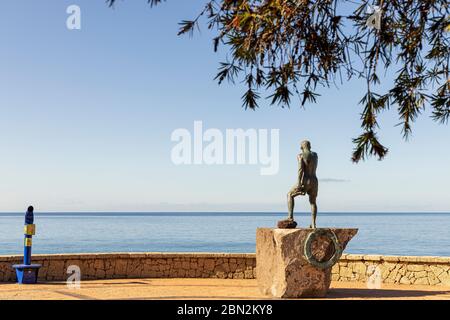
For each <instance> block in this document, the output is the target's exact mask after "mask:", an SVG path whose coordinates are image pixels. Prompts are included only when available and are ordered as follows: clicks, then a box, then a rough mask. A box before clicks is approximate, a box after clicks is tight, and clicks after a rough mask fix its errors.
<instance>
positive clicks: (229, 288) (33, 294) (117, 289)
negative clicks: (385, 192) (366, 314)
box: [0, 279, 450, 300]
mask: <svg viewBox="0 0 450 320" xmlns="http://www.w3.org/2000/svg"><path fill="white" fill-rule="evenodd" d="M5 299H57V300H73V299H75V300H79V299H138V300H143V299H267V298H266V297H264V296H262V295H261V294H260V292H259V290H258V288H257V284H256V280H222V279H120V280H119V279H117V280H96V281H83V282H82V283H81V288H80V289H69V288H67V286H66V284H65V283H64V282H54V283H45V284H37V285H21V286H19V285H17V284H0V300H5ZM327 299H427V300H430V299H439V300H443V299H445V300H450V287H443V286H417V285H383V286H382V288H381V289H380V290H371V289H367V288H366V287H365V284H364V283H357V282H333V283H332V285H331V290H330V293H329V296H328V298H327Z"/></svg>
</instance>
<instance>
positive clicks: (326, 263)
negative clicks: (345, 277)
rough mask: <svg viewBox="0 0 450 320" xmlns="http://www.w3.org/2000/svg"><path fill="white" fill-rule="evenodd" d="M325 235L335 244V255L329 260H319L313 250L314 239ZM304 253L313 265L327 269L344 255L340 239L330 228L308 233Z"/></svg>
mask: <svg viewBox="0 0 450 320" xmlns="http://www.w3.org/2000/svg"><path fill="white" fill-rule="evenodd" d="M320 236H324V237H327V238H328V239H330V240H331V241H332V242H333V245H334V254H333V256H332V257H331V258H330V259H329V260H327V261H318V260H317V259H316V258H315V257H314V255H313V252H312V244H313V242H314V240H316V239H317V237H320ZM304 255H305V258H306V260H307V261H308V262H309V263H310V264H311V265H313V266H314V267H317V268H320V269H326V268H329V267H332V266H333V265H334V264H335V263H336V262H337V261H338V260H339V258H340V257H341V255H342V247H341V245H340V244H339V240H338V238H337V237H336V234H335V233H334V232H333V231H331V230H329V229H316V230H314V231H312V232H311V233H309V234H308V236H307V238H306V241H305V247H304Z"/></svg>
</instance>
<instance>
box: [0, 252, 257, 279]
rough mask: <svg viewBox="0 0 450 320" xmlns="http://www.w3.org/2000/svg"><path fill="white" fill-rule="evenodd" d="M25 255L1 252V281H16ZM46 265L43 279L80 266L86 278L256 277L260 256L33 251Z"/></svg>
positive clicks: (63, 274) (35, 258) (64, 275)
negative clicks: (18, 268)
mask: <svg viewBox="0 0 450 320" xmlns="http://www.w3.org/2000/svg"><path fill="white" fill-rule="evenodd" d="M22 259H23V257H22V256H0V282H13V281H15V278H16V276H15V274H14V270H13V269H12V267H11V265H12V264H15V263H22ZM32 262H33V263H38V264H41V265H42V268H41V269H40V270H39V280H47V281H61V280H66V279H67V278H68V277H69V274H67V268H68V267H69V266H71V265H75V266H78V267H79V268H80V271H81V279H82V280H94V279H119V278H224V279H225V278H229V279H252V278H254V277H255V267H256V259H255V255H254V254H246V253H231V254H227V253H90V254H51V255H33V257H32Z"/></svg>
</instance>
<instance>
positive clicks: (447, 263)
mask: <svg viewBox="0 0 450 320" xmlns="http://www.w3.org/2000/svg"><path fill="white" fill-rule="evenodd" d="M21 262H22V256H0V282H14V281H15V274H14V270H13V269H12V267H11V266H12V264H15V263H21ZM33 263H39V264H42V268H41V270H40V271H39V280H41V281H65V280H66V279H67V278H68V276H69V274H67V268H68V267H69V266H71V265H75V266H78V267H79V268H80V270H81V279H82V280H94V279H118V278H222V279H254V278H255V277H256V271H255V269H256V256H255V254H252V253H90V254H52V255H34V256H33ZM332 280H333V281H363V282H366V281H372V282H374V283H377V282H381V283H397V284H420V285H444V286H450V257H402V256H380V255H355V254H344V255H342V257H341V259H340V261H339V263H338V264H336V265H335V266H334V267H333V269H332Z"/></svg>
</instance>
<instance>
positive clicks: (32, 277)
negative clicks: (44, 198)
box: [13, 206, 41, 284]
mask: <svg viewBox="0 0 450 320" xmlns="http://www.w3.org/2000/svg"><path fill="white" fill-rule="evenodd" d="M33 211H34V209H33V207H32V206H30V207H28V210H27V213H26V214H25V226H24V235H25V239H24V246H23V264H15V265H13V268H14V269H15V270H16V275H17V282H18V283H20V284H34V283H36V282H37V278H38V273H39V268H40V267H41V265H40V264H31V245H32V238H33V236H34V235H35V233H36V226H35V225H34V214H33Z"/></svg>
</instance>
